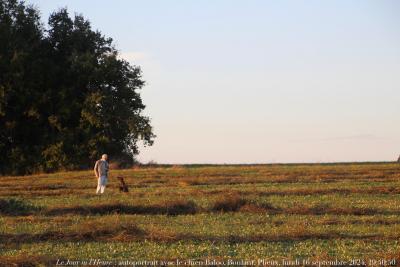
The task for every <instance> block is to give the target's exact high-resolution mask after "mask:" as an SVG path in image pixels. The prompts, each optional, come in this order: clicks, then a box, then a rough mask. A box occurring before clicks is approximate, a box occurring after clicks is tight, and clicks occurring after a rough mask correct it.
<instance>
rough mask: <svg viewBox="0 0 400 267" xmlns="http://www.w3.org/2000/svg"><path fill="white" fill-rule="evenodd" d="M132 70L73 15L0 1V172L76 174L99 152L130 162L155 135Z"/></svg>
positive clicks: (138, 76) (108, 40)
mask: <svg viewBox="0 0 400 267" xmlns="http://www.w3.org/2000/svg"><path fill="white" fill-rule="evenodd" d="M143 85H144V81H143V79H142V76H141V70H140V68H139V67H138V66H133V65H130V64H129V63H128V62H127V61H125V60H123V59H121V58H119V57H118V51H117V50H116V48H115V47H114V45H113V41H112V39H111V38H106V37H105V36H103V35H102V34H101V32H99V31H97V30H93V29H92V28H91V24H90V22H89V21H88V20H86V19H85V18H84V17H83V16H81V15H75V16H73V17H71V16H70V15H69V13H68V11H67V10H66V9H60V10H58V11H56V12H54V13H52V14H51V15H50V17H49V20H48V25H47V26H45V25H44V24H43V23H42V22H41V18H40V13H39V11H38V10H37V9H36V8H35V7H33V6H29V5H26V4H25V3H24V2H23V1H19V0H0V154H1V160H0V173H1V174H27V173H33V172H49V171H56V170H70V169H81V168H87V167H89V166H92V164H93V162H94V160H95V159H96V158H98V157H99V155H101V154H102V153H105V152H107V153H108V154H110V155H111V158H113V159H117V160H119V161H123V162H125V163H127V164H129V163H132V162H133V160H134V156H135V155H137V153H138V142H139V141H140V140H142V141H143V142H144V144H145V145H152V143H153V141H154V137H155V135H154V134H153V129H152V126H151V124H150V118H149V117H147V116H145V115H143V110H144V108H145V105H144V104H143V102H142V99H141V97H140V93H139V90H140V89H141V88H142V87H143Z"/></svg>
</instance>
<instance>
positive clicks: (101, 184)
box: [96, 176, 107, 194]
mask: <svg viewBox="0 0 400 267" xmlns="http://www.w3.org/2000/svg"><path fill="white" fill-rule="evenodd" d="M106 184H107V176H100V177H99V179H98V180H97V189H96V194H98V193H101V194H103V193H104V189H106Z"/></svg>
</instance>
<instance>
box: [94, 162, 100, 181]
mask: <svg viewBox="0 0 400 267" xmlns="http://www.w3.org/2000/svg"><path fill="white" fill-rule="evenodd" d="M98 167H99V161H96V163H95V164H94V175H96V177H97V178H99V171H98Z"/></svg>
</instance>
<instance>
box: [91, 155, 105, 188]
mask: <svg viewBox="0 0 400 267" xmlns="http://www.w3.org/2000/svg"><path fill="white" fill-rule="evenodd" d="M107 159H108V156H107V154H103V155H102V156H101V159H99V160H98V161H96V164H95V165H94V174H95V175H96V178H97V190H96V194H98V193H101V194H103V193H104V189H105V188H106V184H107V180H108V162H107Z"/></svg>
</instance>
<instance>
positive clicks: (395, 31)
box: [27, 0, 400, 163]
mask: <svg viewBox="0 0 400 267" xmlns="http://www.w3.org/2000/svg"><path fill="white" fill-rule="evenodd" d="M27 2H28V3H33V4H35V5H36V6H37V7H38V8H39V9H40V10H41V11H42V17H43V20H44V21H47V18H48V15H49V13H50V12H51V11H54V10H57V9H58V8H60V7H68V9H69V11H70V13H71V14H74V13H75V12H77V13H82V14H83V15H84V16H85V17H86V18H87V19H89V20H90V21H91V22H92V26H93V28H95V29H99V30H100V31H101V32H102V33H103V34H105V35H106V36H108V37H112V38H113V39H114V41H115V44H116V47H117V48H118V50H120V52H121V55H122V57H124V58H126V59H127V60H129V61H130V62H131V63H133V64H137V65H140V66H141V67H142V70H143V75H144V78H145V80H146V82H147V85H146V86H145V87H144V88H143V90H142V96H143V100H144V102H145V104H146V105H147V108H146V114H147V115H149V116H150V117H151V118H152V122H153V125H154V130H155V133H156V135H157V136H158V137H157V138H156V140H155V143H154V146H153V147H149V148H142V149H141V154H140V156H139V159H140V160H141V161H143V162H147V161H149V160H155V161H157V162H159V163H269V162H332V161H384V160H394V159H395V158H396V157H397V156H398V154H400V16H399V14H400V1H396V0H392V1H385V0H375V1H367V0H354V1H348V0H342V1H340V0H338V1H297V0H293V1H277V0H276V1H261V0H260V1H230V0H226V1H222V0H219V1H189V0H188V1H172V0H169V1H161V0H160V1H144V0H143V1H132V0H125V1H123V0H115V1H99V0H96V1H95V0H85V1H82V0H76V1H75V0H73V1H69V0H29V1H27Z"/></svg>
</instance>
